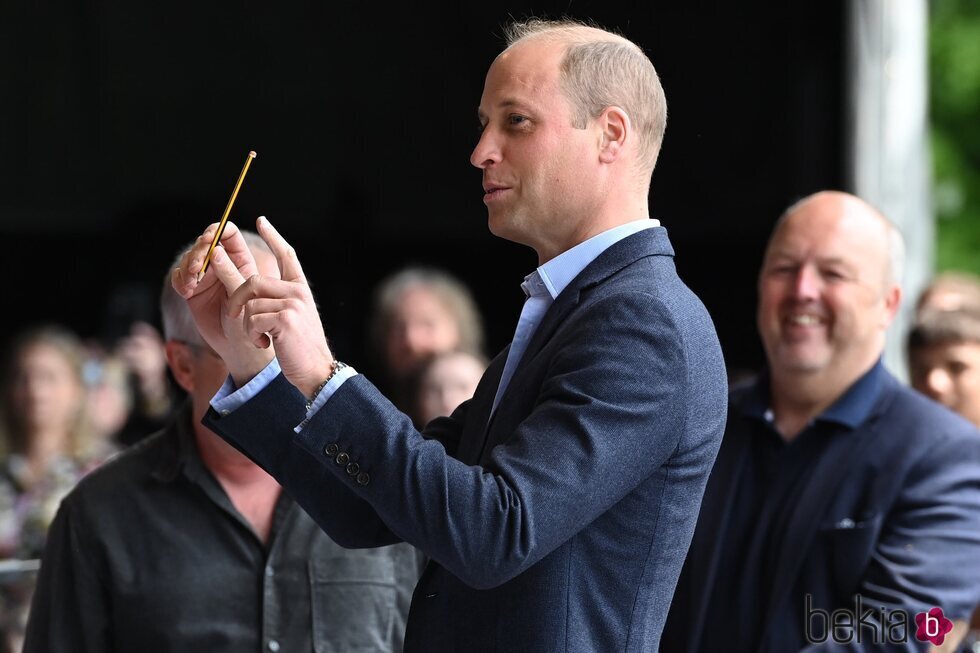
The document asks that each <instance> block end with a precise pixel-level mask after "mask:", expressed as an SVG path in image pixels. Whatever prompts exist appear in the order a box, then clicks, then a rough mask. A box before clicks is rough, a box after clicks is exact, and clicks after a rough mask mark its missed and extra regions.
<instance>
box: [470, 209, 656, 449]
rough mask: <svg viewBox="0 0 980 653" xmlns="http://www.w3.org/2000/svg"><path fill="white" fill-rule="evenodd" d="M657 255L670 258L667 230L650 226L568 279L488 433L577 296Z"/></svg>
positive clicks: (617, 244) (491, 420)
mask: <svg viewBox="0 0 980 653" xmlns="http://www.w3.org/2000/svg"><path fill="white" fill-rule="evenodd" d="M658 255H659V256H673V255H674V249H673V247H671V245H670V241H669V240H668V239H667V230H666V229H664V228H663V227H652V228H650V229H645V230H643V231H640V232H637V233H635V234H633V235H632V236H627V237H626V238H624V239H622V240H620V241H619V242H617V243H614V244H613V245H611V246H610V247H609V248H608V249H607V250H606V251H604V252H603V253H602V254H600V255H599V256H598V257H596V259H595V260H594V261H592V262H591V263H590V264H589V265H587V266H586V267H585V269H584V270H582V271H581V272H580V273H579V274H578V276H576V277H575V278H574V279H572V281H571V283H569V284H568V286H566V287H565V289H564V290H563V291H562V292H561V294H559V295H558V297H556V298H555V301H554V303H552V304H551V306H550V307H549V308H548V311H547V312H546V313H545V314H544V318H542V320H541V324H539V325H538V328H537V329H536V330H535V331H534V335H533V336H532V337H531V341H530V342H529V343H528V345H527V349H526V350H525V351H524V355H523V356H522V357H521V360H520V361H519V362H518V364H517V369H515V370H514V376H513V377H511V382H510V384H509V385H508V386H507V389H506V390H504V394H503V396H502V397H501V398H500V403H499V404H498V406H497V411H496V412H495V413H494V414H493V415H492V416H491V418H490V421H489V424H488V431H489V427H490V426H491V425H492V424H493V422H494V419H495V417H496V416H497V414H498V413H500V411H501V410H503V409H504V407H505V406H506V405H507V400H508V397H509V396H510V393H511V392H512V391H513V389H514V386H515V385H516V384H515V383H514V379H517V378H519V377H520V376H521V372H522V371H523V370H524V369H525V368H526V367H527V366H528V365H530V364H531V361H533V360H534V357H535V356H536V355H537V354H538V353H539V352H540V351H541V349H542V348H544V346H545V345H546V344H548V341H549V340H551V337H552V336H553V335H554V333H555V331H556V330H557V329H558V326H559V325H560V324H561V323H562V322H564V321H565V318H566V317H567V316H568V314H569V313H570V312H571V311H572V309H574V308H575V307H576V306H577V305H578V303H579V299H580V296H581V293H582V292H583V291H585V290H588V289H589V288H592V287H594V286H597V285H599V284H601V283H602V282H603V281H605V280H606V279H608V278H609V277H611V276H612V275H613V274H615V273H617V272H619V271H620V270H622V269H623V268H625V267H627V266H629V265H631V264H633V263H635V262H636V261H637V260H639V259H641V258H644V257H646V256H658ZM501 372H502V370H501ZM498 379H499V375H498ZM495 390H496V388H495Z"/></svg>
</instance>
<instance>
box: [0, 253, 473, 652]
mask: <svg viewBox="0 0 980 653" xmlns="http://www.w3.org/2000/svg"><path fill="white" fill-rule="evenodd" d="M374 294H375V302H374V312H373V316H372V318H371V336H372V342H371V347H372V351H371V353H372V356H373V359H374V360H373V361H371V362H373V363H374V373H375V374H376V375H377V378H378V382H379V384H380V385H382V386H383V387H385V388H386V389H388V390H389V392H390V395H389V396H391V397H392V398H393V400H394V401H395V402H396V403H397V404H398V406H399V408H401V409H402V410H403V411H405V412H406V413H407V414H409V415H410V416H411V417H412V418H413V420H414V421H415V422H416V424H418V425H419V426H421V425H424V424H425V423H427V422H429V421H431V420H433V419H435V418H437V417H439V416H441V415H449V414H451V413H452V411H453V410H454V409H455V408H456V406H457V405H459V404H460V403H461V402H462V401H464V400H465V399H467V398H469V397H470V396H472V394H473V392H474V390H475V389H476V384H477V382H478V381H479V380H480V377H481V375H482V374H483V371H484V370H485V368H486V365H487V362H488V361H487V359H486V357H485V354H484V351H483V347H484V335H483V325H482V320H481V317H480V313H479V310H478V309H477V306H476V302H475V301H474V299H473V297H472V295H471V293H470V292H469V290H467V288H466V287H465V285H464V284H463V283H462V282H460V281H459V280H457V279H456V278H455V277H453V276H452V275H451V274H449V273H447V272H444V271H442V270H438V269H434V268H421V267H417V268H416V267H413V268H408V269H404V270H402V271H400V272H398V273H397V274H394V275H393V276H391V277H390V278H388V279H386V280H385V281H383V282H382V283H381V284H380V285H379V287H378V288H377V290H376V292H375V293H374ZM116 327H117V328H118V330H119V331H120V333H121V336H120V337H119V338H118V339H117V340H116V342H114V343H111V344H109V343H106V342H103V341H99V340H83V339H82V338H80V337H79V336H78V335H76V334H75V333H73V332H72V331H71V329H70V328H69V327H67V326H65V325H61V324H43V325H37V326H34V327H32V328H29V329H27V330H25V331H23V332H22V333H19V334H17V335H16V336H15V337H13V338H12V339H10V340H9V342H7V343H6V352H5V356H4V359H3V368H2V397H0V401H2V404H0V453H2V455H0V629H2V634H3V644H4V647H5V650H11V651H15V650H20V647H21V646H22V641H23V633H24V629H25V626H26V623H27V617H28V612H29V606H30V602H31V597H32V590H33V587H34V583H35V580H36V575H37V570H38V568H39V565H40V558H41V557H42V553H43V552H44V546H45V536H46V533H47V531H48V528H49V526H50V525H51V522H52V520H53V519H54V517H55V515H56V513H57V511H58V507H59V504H60V503H61V501H62V499H63V498H64V497H65V496H66V495H67V494H68V493H69V492H70V491H71V489H72V488H73V487H74V486H75V485H76V483H77V482H78V481H79V480H80V479H81V478H82V477H83V476H85V475H86V474H87V473H88V472H90V471H92V470H93V469H95V468H96V467H98V466H99V465H101V464H103V463H104V462H106V461H107V460H109V459H110V458H112V457H113V456H114V455H116V454H118V453H119V452H121V451H122V450H124V449H126V448H127V447H130V446H132V445H134V444H136V443H137V442H139V441H140V440H142V439H144V438H145V437H146V436H149V435H151V434H153V433H154V432H156V431H158V430H160V429H162V428H164V427H165V426H166V425H167V424H168V423H169V422H170V421H171V420H173V419H174V416H175V415H176V414H177V413H178V412H179V410H180V407H181V404H182V403H183V401H184V399H183V393H182V391H181V389H180V387H178V385H177V384H176V383H175V382H174V378H173V375H172V374H171V373H170V372H169V369H168V362H167V355H166V351H165V346H166V343H165V339H164V336H163V335H162V334H161V330H160V329H158V328H157V327H156V326H154V325H152V324H149V323H147V322H143V321H137V322H133V323H131V324H126V325H116Z"/></svg>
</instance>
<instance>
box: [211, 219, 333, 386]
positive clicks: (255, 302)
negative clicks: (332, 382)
mask: <svg viewBox="0 0 980 653" xmlns="http://www.w3.org/2000/svg"><path fill="white" fill-rule="evenodd" d="M256 227H257V229H258V232H259V235H260V236H262V238H263V240H265V242H266V243H268V245H269V248H270V249H271V250H272V252H273V254H275V256H276V261H277V262H278V263H279V272H280V276H281V277H282V278H281V279H274V278H271V277H267V276H258V275H255V276H250V277H248V279H247V280H245V281H244V283H242V284H241V285H240V286H239V287H238V289H237V290H235V291H234V293H233V294H232V295H231V297H230V298H229V299H228V303H227V310H226V312H225V315H226V316H227V317H236V316H238V315H241V323H242V325H243V330H244V332H245V335H246V337H247V338H248V339H249V340H250V341H251V343H252V344H253V345H254V346H255V347H258V348H264V347H268V346H269V344H270V338H271V342H272V344H273V345H274V346H275V350H276V356H277V357H278V358H279V366H280V367H281V368H282V373H283V375H284V376H285V377H286V378H287V379H288V380H289V382H290V383H292V384H293V385H294V386H296V388H298V389H299V390H300V392H302V393H303V395H304V396H307V397H309V396H311V395H312V394H313V392H314V391H315V390H316V388H317V387H318V386H319V385H320V384H321V383H322V382H323V381H324V379H326V378H327V376H329V374H330V372H331V370H332V369H333V365H334V357H333V354H332V353H331V352H330V347H329V346H328V345H327V338H326V336H325V335H324V334H323V325H322V324H321V322H320V314H319V312H318V311H317V307H316V302H315V301H314V299H313V293H312V291H311V290H310V286H309V284H308V283H307V281H306V276H305V275H304V274H303V268H302V266H301V265H300V263H299V259H298V258H297V257H296V250H294V249H293V247H292V246H291V245H290V244H289V243H287V242H286V240H285V239H284V238H283V237H282V236H281V235H280V234H279V232H278V231H276V229H275V228H274V227H273V226H272V224H271V223H270V222H269V221H268V220H267V219H266V218H264V217H261V218H259V219H258V220H257V221H256ZM228 267H229V268H231V267H233V266H230V265H229V266H228ZM218 274H219V276H220V277H221V278H222V281H223V282H225V284H226V286H227V285H228V282H226V281H225V275H226V271H225V270H224V269H219V270H218ZM227 274H228V275H229V281H231V278H230V275H231V271H228V273H227ZM236 381H237V379H236Z"/></svg>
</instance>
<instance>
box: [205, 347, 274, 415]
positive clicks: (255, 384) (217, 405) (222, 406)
mask: <svg viewBox="0 0 980 653" xmlns="http://www.w3.org/2000/svg"><path fill="white" fill-rule="evenodd" d="M281 371H282V370H281V369H280V368H279V360H278V359H276V358H273V359H272V361H271V362H270V363H269V364H268V365H266V366H265V369H264V370H262V371H261V372H259V373H258V374H256V375H255V377H254V378H253V379H252V380H251V381H249V382H248V383H246V384H245V385H243V386H242V387H240V388H238V389H237V390H236V389H235V382H234V380H232V378H231V375H229V376H228V378H227V379H225V382H224V385H222V386H221V387H220V388H219V389H218V392H217V393H216V394H215V395H214V396H213V397H211V408H214V410H215V411H216V412H217V413H218V414H219V415H227V414H228V413H230V412H232V411H234V410H237V409H238V408H241V407H242V406H243V405H244V404H245V402H247V401H248V400H250V399H252V398H253V397H255V395H257V394H259V393H260V392H262V391H263V390H265V388H266V386H267V385H269V384H270V383H272V379H274V378H276V377H277V376H279V373H280V372H281Z"/></svg>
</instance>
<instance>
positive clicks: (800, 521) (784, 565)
mask: <svg viewBox="0 0 980 653" xmlns="http://www.w3.org/2000/svg"><path fill="white" fill-rule="evenodd" d="M879 413H880V407H876V409H875V411H874V415H873V416H872V417H871V419H870V420H869V422H868V424H867V425H866V426H865V427H864V429H862V430H863V432H861V431H858V432H854V433H849V434H844V435H843V437H838V438H837V439H836V442H834V443H833V444H832V445H831V447H830V449H829V450H828V451H827V452H826V455H824V456H822V457H821V458H820V461H819V462H818V463H817V468H816V469H815V470H814V472H813V474H812V475H811V476H810V481H809V482H808V483H807V486H806V487H805V488H804V489H803V492H802V493H801V495H800V502H799V505H798V506H797V507H796V509H795V510H794V511H793V516H792V518H791V519H790V522H789V524H788V526H787V529H786V539H785V541H784V542H783V545H782V547H781V551H780V554H779V557H778V559H777V560H776V561H775V564H776V567H775V572H774V574H773V581H772V586H771V588H770V592H769V605H768V607H767V610H766V613H767V618H766V623H773V620H774V619H775V615H776V613H777V612H778V610H779V608H780V606H782V605H783V604H784V602H785V601H786V600H787V598H788V596H789V594H790V591H791V590H792V587H793V581H794V580H795V579H796V575H797V574H798V573H799V570H800V567H801V565H802V564H803V559H804V558H805V557H806V552H807V551H808V550H809V548H810V544H811V543H812V542H813V538H814V536H815V535H816V532H817V528H818V527H819V524H820V520H821V519H822V517H823V515H824V513H825V511H826V509H827V505H828V504H829V503H830V500H831V498H832V497H833V496H834V495H835V492H836V491H837V489H838V488H840V487H841V486H843V485H844V483H845V479H846V477H847V475H848V474H850V472H851V470H852V469H854V467H855V465H857V464H858V463H860V461H862V460H864V459H865V457H866V456H867V455H868V454H869V451H868V450H869V447H871V445H872V444H873V442H874V441H875V439H876V438H875V436H876V435H877V432H878V428H877V427H878V425H877V421H876V418H877V415H878V414H879ZM800 609H802V608H800Z"/></svg>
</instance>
